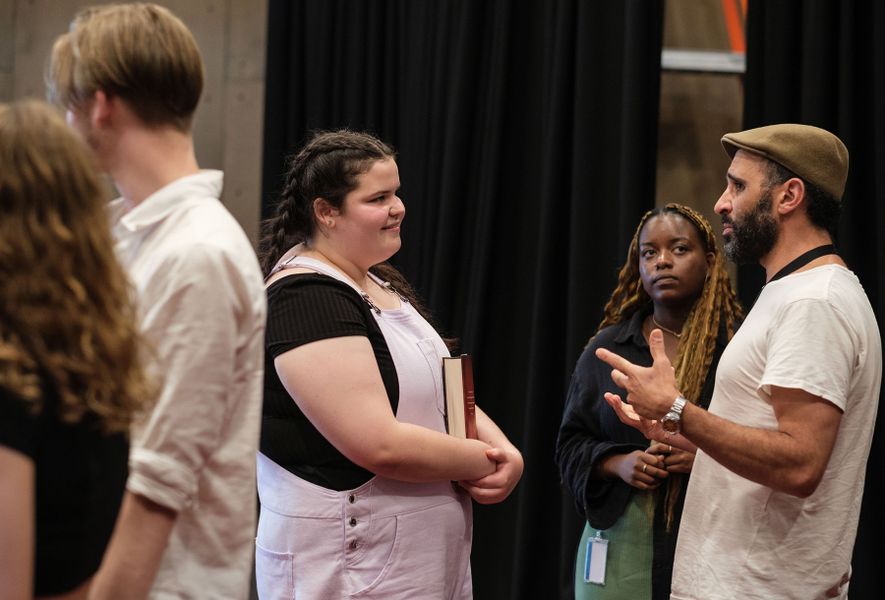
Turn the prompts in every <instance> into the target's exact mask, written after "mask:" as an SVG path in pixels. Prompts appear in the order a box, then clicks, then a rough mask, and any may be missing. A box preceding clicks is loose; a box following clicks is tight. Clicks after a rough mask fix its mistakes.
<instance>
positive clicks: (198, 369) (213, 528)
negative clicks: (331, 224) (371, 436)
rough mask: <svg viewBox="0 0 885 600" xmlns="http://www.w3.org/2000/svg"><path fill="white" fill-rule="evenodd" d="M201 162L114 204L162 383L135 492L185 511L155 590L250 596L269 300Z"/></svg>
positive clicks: (141, 437) (135, 443)
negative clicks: (134, 201) (132, 203)
mask: <svg viewBox="0 0 885 600" xmlns="http://www.w3.org/2000/svg"><path fill="white" fill-rule="evenodd" d="M222 183H223V175H222V173H221V172H220V171H209V170H206V171H200V172H199V173H198V174H194V175H190V176H187V177H183V178H181V179H179V180H177V181H174V182H172V183H171V184H169V185H167V186H165V187H163V188H162V189H160V190H158V191H157V192H155V193H154V194H152V195H151V196H149V197H148V198H146V199H145V200H144V201H143V202H141V203H140V204H138V205H137V206H136V207H134V208H133V209H132V210H130V211H128V212H126V208H127V207H126V203H125V200H123V199H118V200H115V201H114V202H112V203H111V206H110V216H111V224H112V227H113V232H114V237H115V239H116V242H117V246H116V249H117V254H118V257H119V258H120V260H121V262H122V263H123V264H124V266H125V267H126V268H127V270H128V272H129V275H130V278H131V280H132V282H133V284H134V286H135V289H136V293H137V300H138V307H139V317H140V320H141V326H142V330H143V332H144V333H145V336H146V338H147V342H148V344H149V345H150V348H149V353H150V354H149V360H150V365H151V372H152V373H153V374H154V375H156V376H158V377H159V381H160V385H161V391H160V394H159V398H158V400H157V402H156V404H155V405H154V406H153V408H152V409H151V411H150V413H149V416H148V417H147V418H146V419H145V420H144V421H143V422H141V423H140V424H138V425H137V426H136V428H135V430H134V431H133V436H132V449H131V452H130V460H129V463H130V466H129V468H130V475H129V480H128V483H127V490H128V491H129V492H131V493H134V494H137V495H140V496H143V497H145V498H147V499H149V500H151V501H153V502H155V503H157V504H160V505H162V506H164V507H167V508H169V509H172V510H174V511H176V513H177V517H176V520H175V525H174V528H173V530H172V533H171V535H170V538H169V543H168V546H167V548H166V551H165V553H164V555H163V558H162V561H161V563H160V567H159V571H158V573H157V577H156V578H155V580H154V584H153V587H152V589H151V594H150V595H151V598H207V599H210V598H226V599H228V598H230V599H237V598H247V597H248V594H249V582H250V576H251V570H252V567H251V565H252V556H253V538H254V534H255V513H256V506H255V456H256V452H257V449H258V439H259V431H260V423H261V402H262V386H263V370H264V350H263V344H264V324H265V316H266V300H265V293H264V287H263V282H262V276H261V270H260V268H259V265H258V261H257V259H256V257H255V253H254V250H253V248H252V245H251V243H250V242H249V240H248V238H247V237H246V235H245V233H244V232H243V230H242V228H241V227H240V226H239V224H238V223H237V222H236V220H235V219H234V218H233V217H232V216H231V214H230V213H229V212H228V211H227V209H225V208H224V206H223V205H222V204H221V202H220V201H219V197H220V195H221V189H222Z"/></svg>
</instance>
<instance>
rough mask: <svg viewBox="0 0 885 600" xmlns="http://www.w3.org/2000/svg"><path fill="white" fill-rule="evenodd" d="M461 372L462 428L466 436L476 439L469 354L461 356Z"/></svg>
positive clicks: (474, 404) (471, 368)
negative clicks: (462, 391)
mask: <svg viewBox="0 0 885 600" xmlns="http://www.w3.org/2000/svg"><path fill="white" fill-rule="evenodd" d="M461 369H462V371H461V373H462V376H463V382H464V428H465V430H466V433H467V437H468V438H470V439H474V440H478V439H479V433H478V432H477V430H476V393H475V391H474V388H473V360H472V358H471V357H470V355H469V354H464V355H462V356H461Z"/></svg>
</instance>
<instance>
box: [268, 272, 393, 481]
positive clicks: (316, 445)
mask: <svg viewBox="0 0 885 600" xmlns="http://www.w3.org/2000/svg"><path fill="white" fill-rule="evenodd" d="M348 336H365V337H367V338H368V339H369V343H370V344H371V346H372V351H373V353H374V355H375V360H376V362H377V363H378V370H379V371H380V372H381V379H382V381H383V382H384V388H385V390H386V392H387V397H388V398H390V405H391V409H392V410H393V412H394V413H396V408H397V405H398V403H399V384H398V382H397V376H396V369H395V367H394V365H393V359H392V358H391V356H390V350H389V349H388V347H387V343H386V342H385V340H384V334H383V333H382V332H381V329H380V328H379V327H378V323H377V322H376V321H375V319H374V317H373V316H372V313H371V308H369V306H368V305H367V304H366V302H365V301H364V300H363V299H362V298H361V297H360V295H359V294H358V293H357V292H356V291H355V290H354V289H353V288H351V287H350V286H349V285H347V284H345V283H343V282H341V281H338V280H337V279H334V278H332V277H328V276H326V275H318V274H314V273H298V274H294V275H288V276H286V277H282V278H280V279H278V280H277V281H275V282H273V283H272V284H271V285H270V286H268V288H267V329H266V330H265V365H264V408H263V421H262V426H261V452H262V454H264V455H265V456H267V457H268V458H269V459H271V460H272V461H274V462H275V463H277V464H278V465H280V466H281V467H283V468H284V469H286V470H287V471H289V472H290V473H293V474H294V475H297V476H298V477H300V478H302V479H304V480H306V481H309V482H311V483H314V484H316V485H319V486H322V487H324V488H327V489H332V490H337V491H341V490H347V489H353V488H356V487H359V486H360V485H362V484H363V483H365V482H366V481H368V480H369V479H371V478H372V477H373V474H372V473H371V472H369V471H367V470H366V469H364V468H362V467H360V466H358V465H356V464H355V463H353V462H351V461H350V460H348V459H347V458H346V457H345V456H344V455H343V454H341V452H339V451H338V450H337V449H336V448H335V447H334V446H333V445H332V444H331V443H329V442H328V441H327V440H326V438H324V437H323V435H322V434H321V433H320V432H319V431H318V430H317V428H316V427H314V426H313V424H312V423H311V422H310V421H309V420H308V419H307V417H306V416H305V415H304V413H303V412H301V410H300V409H299V408H298V405H297V404H296V403H295V401H294V400H293V399H292V397H291V396H290V395H289V393H288V392H287V391H286V388H285V387H283V384H282V382H281V381H280V378H279V376H278V375H277V372H276V368H275V366H274V359H276V357H278V356H280V355H281V354H283V353H285V352H287V351H289V350H292V349H294V348H297V347H299V346H303V345H305V344H309V343H311V342H315V341H319V340H323V339H330V338H336V337H348ZM346 368H347V365H342V364H334V363H330V365H329V372H328V373H317V374H316V376H317V377H334V376H335V373H334V371H333V369H346Z"/></svg>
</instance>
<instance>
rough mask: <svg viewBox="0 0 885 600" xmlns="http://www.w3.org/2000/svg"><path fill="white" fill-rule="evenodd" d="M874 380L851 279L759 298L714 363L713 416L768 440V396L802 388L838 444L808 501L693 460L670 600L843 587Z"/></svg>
mask: <svg viewBox="0 0 885 600" xmlns="http://www.w3.org/2000/svg"><path fill="white" fill-rule="evenodd" d="M881 377H882V346H881V341H880V338H879V328H878V325H877V324H876V318H875V316H874V314H873V310H872V308H871V306H870V303H869V300H868V299H867V297H866V294H865V293H864V290H863V288H862V287H861V285H860V282H859V281H858V280H857V277H855V275H854V274H853V273H852V272H851V271H849V270H848V269H845V268H844V267H842V266H839V265H825V266H821V267H817V268H814V269H809V270H807V271H803V272H799V273H794V274H792V275H789V276H787V277H784V278H783V279H779V280H777V281H774V282H771V283H769V284H768V285H766V286H765V288H763V290H762V293H761V294H760V295H759V298H758V300H757V301H756V304H755V305H754V306H753V309H752V311H750V314H749V315H747V319H746V320H745V321H744V323H743V325H742V326H741V328H740V329H739V330H738V332H737V333H736V334H735V336H734V338H733V339H732V340H731V342H730V343H729V345H728V347H727V348H726V350H725V352H724V353H723V355H722V359H721V361H720V362H719V367H718V369H717V372H716V387H715V391H714V393H713V399H712V401H711V404H710V412H711V413H714V414H716V415H718V416H720V417H723V418H725V419H728V420H729V421H733V422H735V423H738V424H740V425H746V426H748V427H757V428H761V429H771V430H774V429H777V420H776V419H775V415H774V412H773V410H772V406H771V402H770V389H771V386H778V387H784V388H793V389H801V390H804V391H807V392H809V393H810V394H814V395H815V396H820V397H822V398H824V399H825V400H827V401H829V402H831V403H833V404H834V405H835V406H837V407H838V408H839V409H840V410H841V411H842V413H843V414H842V419H841V423H840V425H839V432H838V436H837V438H836V442H835V446H834V448H833V452H832V455H831V456H830V461H829V464H828V465H827V469H826V472H825V474H824V477H823V480H822V481H821V483H820V485H819V486H818V488H817V489H816V490H815V492H814V493H813V494H811V495H810V496H809V497H807V498H798V497H795V496H791V495H788V494H785V493H783V492H777V491H775V490H773V489H771V488H768V487H765V486H763V485H759V484H757V483H753V482H752V481H749V480H748V479H744V478H743V477H740V476H738V475H736V474H734V473H733V472H731V471H729V470H728V469H726V468H725V467H723V466H721V465H719V464H718V463H717V462H715V461H714V460H713V459H712V458H710V457H709V456H708V455H706V454H705V453H704V452H702V451H699V452H698V454H697V458H696V459H695V463H694V468H693V470H692V474H691V479H690V481H689V485H688V489H687V491H686V498H685V508H684V512H683V517H682V525H681V527H680V529H679V537H678V541H677V547H676V558H675V564H674V568H673V584H672V595H671V598H672V599H673V600H731V599H735V600H737V599H740V600H755V599H758V600H772V599H777V600H788V599H795V600H815V599H817V598H824V597H825V596H824V594H825V592H826V590H827V589H829V588H831V587H833V586H834V585H836V584H838V583H839V581H840V579H841V578H842V576H843V575H844V574H845V573H846V572H848V570H849V566H850V563H851V554H852V550H853V547H854V539H855V534H856V532H857V522H858V518H859V515H860V506H861V498H862V496H863V487H864V473H865V469H866V464H867V457H868V456H869V452H870V443H871V440H872V436H873V427H874V425H875V422H876V409H877V406H878V400H879V385H880V382H881ZM846 593H847V586H846V590H843V597H844V596H845V594H846Z"/></svg>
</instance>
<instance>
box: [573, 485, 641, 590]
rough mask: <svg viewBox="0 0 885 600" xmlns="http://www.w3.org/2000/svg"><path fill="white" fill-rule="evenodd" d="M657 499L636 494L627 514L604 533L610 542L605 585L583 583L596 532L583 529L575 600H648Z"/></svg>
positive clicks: (628, 505)
mask: <svg viewBox="0 0 885 600" xmlns="http://www.w3.org/2000/svg"><path fill="white" fill-rule="evenodd" d="M654 504H655V495H654V494H653V493H643V492H638V491H637V492H635V493H634V494H633V495H632V496H631V497H630V501H629V502H628V503H627V507H626V509H625V510H624V514H623V515H621V518H620V519H618V521H617V523H615V524H614V525H613V526H612V527H609V528H608V529H606V530H602V532H601V533H602V537H603V538H604V539H606V540H608V553H607V560H606V568H605V585H600V584H597V583H588V582H586V581H584V561H585V560H586V558H587V542H588V540H590V539H592V538H594V537H595V536H596V532H597V530H596V529H594V528H592V527H590V524H589V523H588V524H587V525H585V526H584V533H583V534H582V535H581V542H580V544H579V545H578V558H577V561H576V563H575V600H649V599H650V598H651V560H652V525H653V522H654Z"/></svg>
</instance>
